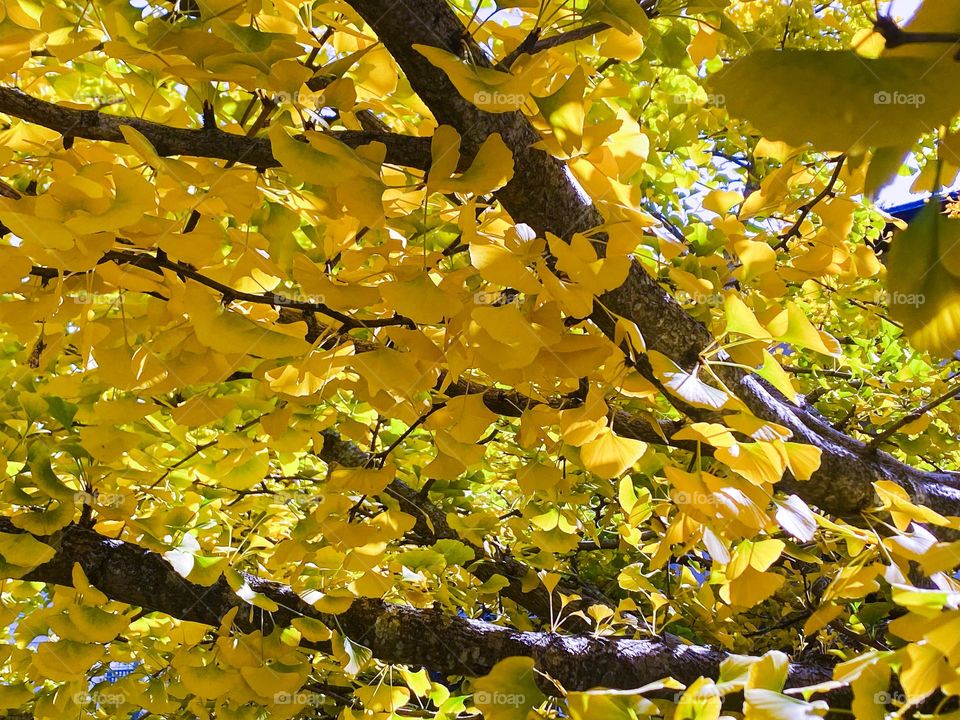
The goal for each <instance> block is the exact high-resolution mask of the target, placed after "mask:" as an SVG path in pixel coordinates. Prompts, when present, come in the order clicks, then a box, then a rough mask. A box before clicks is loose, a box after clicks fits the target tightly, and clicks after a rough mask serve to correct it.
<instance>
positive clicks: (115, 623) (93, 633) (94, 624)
mask: <svg viewBox="0 0 960 720" xmlns="http://www.w3.org/2000/svg"><path fill="white" fill-rule="evenodd" d="M129 623H130V620H129V618H127V617H125V616H123V615H115V614H114V613H111V612H107V611H106V610H101V609H100V608H98V607H93V606H90V605H72V606H70V607H68V608H67V610H66V613H65V614H64V615H60V616H55V617H53V618H51V619H50V629H51V630H53V631H54V632H56V633H57V635H58V636H60V637H61V638H64V639H65V640H76V641H77V642H96V643H108V642H110V641H111V640H113V639H114V638H116V637H117V635H119V634H120V633H121V632H123V631H124V630H125V629H126V628H127V626H128V625H129Z"/></svg>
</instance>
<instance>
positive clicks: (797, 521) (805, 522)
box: [776, 495, 817, 542]
mask: <svg viewBox="0 0 960 720" xmlns="http://www.w3.org/2000/svg"><path fill="white" fill-rule="evenodd" d="M776 518H777V522H778V523H780V527H782V528H783V529H784V530H786V531H787V532H788V533H790V534H791V535H793V537H795V538H797V540H800V541H802V542H810V541H811V540H812V539H813V534H814V532H816V529H817V520H816V518H815V517H814V515H813V512H812V511H811V510H810V508H809V506H808V505H807V504H806V503H805V502H803V500H801V499H800V498H799V497H797V496H796V495H790V496H789V497H788V498H787V499H786V501H784V502H782V503H780V502H778V503H777V513H776Z"/></svg>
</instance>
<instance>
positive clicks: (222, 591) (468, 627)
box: [0, 518, 832, 690]
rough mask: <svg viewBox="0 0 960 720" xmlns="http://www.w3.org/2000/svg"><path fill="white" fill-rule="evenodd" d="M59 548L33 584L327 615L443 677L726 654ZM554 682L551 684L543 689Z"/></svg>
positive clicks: (701, 672)
mask: <svg viewBox="0 0 960 720" xmlns="http://www.w3.org/2000/svg"><path fill="white" fill-rule="evenodd" d="M0 532H4V533H15V534H21V533H23V532H24V531H22V530H20V529H19V528H17V527H16V526H14V524H13V523H12V522H11V520H10V519H9V518H0ZM38 539H39V540H41V541H42V542H46V543H47V544H49V545H51V546H52V547H54V548H55V549H56V554H55V555H54V557H53V559H51V560H50V561H49V562H46V563H44V564H43V565H40V566H39V567H37V568H35V569H34V570H32V571H30V572H29V573H28V574H27V575H26V576H25V577H24V579H25V580H27V581H30V582H43V583H48V584H55V585H63V586H66V587H72V585H73V581H72V570H73V566H74V564H75V563H79V564H80V566H81V567H82V568H83V571H84V573H85V574H86V576H87V578H88V579H89V581H90V582H91V584H92V585H93V586H94V587H96V588H97V589H98V590H100V591H101V592H103V593H104V594H106V595H107V596H108V597H109V598H111V599H113V600H117V601H119V602H123V603H126V604H128V605H132V606H135V607H139V608H142V609H143V610H144V611H146V612H160V613H164V614H166V615H170V616H171V617H175V618H178V619H181V620H187V621H191V622H198V623H203V624H205V625H209V626H212V627H217V626H219V625H220V623H221V622H222V620H223V618H224V616H225V615H226V614H227V612H228V611H230V610H231V609H232V608H234V607H239V608H240V609H241V610H240V612H239V613H237V615H236V618H235V619H234V627H236V628H237V629H238V630H239V631H241V632H244V633H251V632H255V631H262V632H263V633H264V634H265V635H266V634H268V633H269V632H271V631H272V630H273V629H274V628H276V627H287V626H289V625H290V624H291V622H292V621H293V620H295V619H296V618H299V617H311V618H314V619H317V620H320V621H321V622H323V623H324V624H326V625H327V626H328V627H330V628H333V629H337V630H339V631H340V632H342V633H343V634H344V635H346V636H347V637H349V638H350V639H351V640H353V641H354V642H357V643H360V644H362V645H365V646H366V647H368V648H370V650H371V651H372V652H373V655H374V657H376V658H377V659H378V660H380V661H382V662H386V663H396V664H403V665H412V666H424V667H427V668H429V669H431V670H433V671H436V672H440V673H443V674H445V675H465V676H469V677H477V676H481V675H485V674H487V673H488V672H489V671H490V670H491V669H492V667H493V666H494V665H495V664H496V663H497V662H499V661H500V660H503V659H504V658H507V657H514V656H526V657H532V658H534V659H535V660H536V662H537V666H538V668H539V669H540V670H541V671H543V672H546V673H548V674H549V675H550V676H551V677H553V678H554V679H556V680H557V681H558V682H559V683H560V684H562V685H563V687H564V688H565V689H567V690H585V689H588V688H592V687H598V686H602V687H608V688H620V689H630V688H635V687H640V686H642V685H644V684H647V683H649V682H653V681H656V680H659V679H661V678H663V677H674V678H676V679H677V680H680V681H681V682H685V683H690V682H693V681H694V680H696V679H697V678H699V677H701V676H706V677H714V678H715V677H717V675H718V672H719V666H720V663H721V662H722V661H723V660H724V659H725V658H726V657H727V654H726V653H724V652H722V651H719V650H714V649H711V648H707V647H702V646H697V645H686V644H683V643H682V642H681V641H680V640H679V639H677V638H673V637H671V638H669V639H666V640H660V639H647V640H633V639H626V638H604V637H594V636H592V635H585V636H561V635H557V634H554V633H542V632H516V631H513V630H509V629H507V628H503V627H499V626H497V625H493V624H490V623H486V622H481V621H478V620H470V619H467V618H462V617H458V616H455V615H448V614H446V613H444V612H442V611H440V610H435V609H430V610H420V609H416V608H412V607H406V606H402V605H395V604H392V603H388V602H385V601H383V600H379V599H357V600H355V601H354V602H353V604H352V605H351V606H350V608H349V609H347V610H346V611H345V612H342V613H340V614H338V615H330V614H327V613H322V612H320V611H318V610H316V609H315V608H314V607H313V606H311V605H309V604H308V603H306V602H304V600H303V599H302V598H301V597H300V596H299V595H298V594H297V593H296V592H295V591H294V590H293V589H292V588H291V587H289V586H288V585H283V584H281V583H277V582H272V581H268V580H263V579H261V578H258V577H256V576H253V575H249V574H246V573H243V574H242V577H243V579H244V580H245V582H246V583H247V584H248V585H249V587H250V588H251V589H252V590H253V591H254V592H257V593H261V594H262V595H264V596H266V597H268V598H270V599H271V600H273V601H274V602H276V603H277V605H279V609H278V610H276V611H274V612H268V611H265V610H262V609H261V608H258V607H254V606H252V605H249V604H247V603H246V602H245V601H243V600H242V599H241V598H240V597H239V596H238V595H237V593H235V592H234V591H233V590H232V589H231V588H230V586H229V585H228V584H227V582H226V581H225V580H224V579H223V578H222V577H221V578H220V580H218V581H217V582H216V583H214V584H213V585H211V586H209V587H205V586H202V585H197V584H195V583H192V582H190V581H189V580H186V579H184V578H183V577H181V576H180V575H179V574H178V573H176V572H175V571H174V570H173V568H172V567H171V566H170V565H168V564H167V562H166V561H165V560H164V559H163V557H162V556H161V555H159V554H158V553H155V552H151V551H149V550H145V549H143V548H141V547H139V546H137V545H134V544H133V543H130V542H126V541H124V540H116V539H113V538H109V537H106V536H104V535H101V534H99V533H97V532H95V531H94V530H90V529H87V528H82V527H80V526H78V525H74V524H71V525H68V526H67V527H65V528H64V529H63V530H61V531H59V532H57V533H56V534H54V535H53V536H50V537H40V538H38ZM307 647H310V648H312V649H316V650H319V651H327V652H328V651H329V650H330V648H329V645H327V644H325V643H317V644H313V645H307ZM831 674H832V670H831V668H830V666H829V665H818V664H809V663H795V664H791V667H790V677H789V680H788V685H791V686H802V685H810V684H814V683H819V682H823V681H826V680H829V679H830V678H831ZM544 689H545V690H549V689H550V688H549V687H545V688H544Z"/></svg>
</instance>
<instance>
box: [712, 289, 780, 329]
mask: <svg viewBox="0 0 960 720" xmlns="http://www.w3.org/2000/svg"><path fill="white" fill-rule="evenodd" d="M724 311H725V314H726V317H727V332H734V333H740V334H741V335H746V336H747V337H752V338H758V339H761V340H768V339H771V338H772V337H773V336H772V335H771V334H770V331H769V330H767V329H766V328H765V327H763V325H761V324H760V322H759V321H758V320H757V317H756V315H754V314H753V311H752V310H751V309H750V308H749V307H747V305H746V303H744V302H743V300H741V299H740V298H739V297H737V296H736V295H727V297H726V299H725V300H724Z"/></svg>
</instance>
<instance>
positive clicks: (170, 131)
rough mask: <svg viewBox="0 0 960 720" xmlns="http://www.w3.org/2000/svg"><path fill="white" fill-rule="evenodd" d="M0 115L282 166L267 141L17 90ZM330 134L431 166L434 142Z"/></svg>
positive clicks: (173, 151)
mask: <svg viewBox="0 0 960 720" xmlns="http://www.w3.org/2000/svg"><path fill="white" fill-rule="evenodd" d="M0 113H3V114H5V115H9V116H11V117H16V118H20V119H21V120H25V121H27V122H30V123H33V124H35V125H42V126H43V127H45V128H49V129H50V130H54V131H56V132H58V133H61V134H62V135H64V136H65V137H78V138H83V139H85V140H105V141H109V142H119V143H123V142H126V141H125V140H124V137H123V134H122V133H121V132H120V126H121V125H128V126H130V127H132V128H134V129H135V130H137V131H139V132H140V133H141V134H143V136H144V137H146V138H147V139H148V140H149V141H150V142H151V143H152V144H153V146H154V148H155V149H156V151H157V153H158V154H159V155H162V156H169V155H188V156H192V157H204V158H213V159H218V160H228V161H232V162H237V163H244V164H246V165H253V166H254V167H257V168H261V169H266V168H272V167H278V166H279V165H280V163H278V162H277V161H276V159H274V157H273V154H272V152H271V149H270V141H269V140H267V139H266V138H247V137H245V136H243V135H234V134H233V133H228V132H225V131H223V130H220V129H218V128H203V129H187V128H174V127H170V126H168V125H162V124H160V123H155V122H150V121H149V120H141V119H140V118H132V117H123V116H118V115H107V114H106V113H102V112H98V111H96V110H76V109H74V108H66V107H63V106H61V105H57V104H55V103H49V102H46V101H45V100H40V99H38V98H35V97H31V96H30V95H27V94H26V93H23V92H21V91H20V90H17V89H15V88H6V87H0ZM330 134H331V135H332V136H333V137H335V138H337V139H338V140H340V141H341V142H343V143H344V144H346V145H349V146H350V147H354V148H355V147H360V146H361V145H366V144H368V143H371V142H382V143H383V144H384V145H385V146H386V148H387V155H386V162H388V163H391V164H393V165H402V166H405V167H412V168H418V169H421V170H423V169H427V168H429V167H430V138H419V137H413V136H408V135H400V134H397V133H389V132H383V133H380V132H378V133H373V132H360V131H356V130H333V131H331V132H330Z"/></svg>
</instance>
